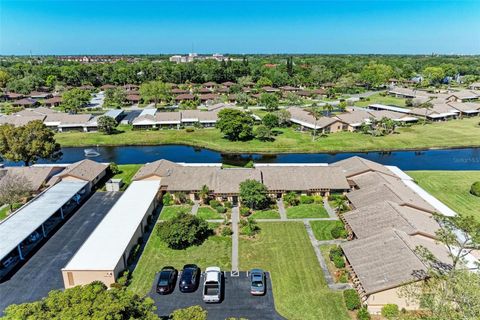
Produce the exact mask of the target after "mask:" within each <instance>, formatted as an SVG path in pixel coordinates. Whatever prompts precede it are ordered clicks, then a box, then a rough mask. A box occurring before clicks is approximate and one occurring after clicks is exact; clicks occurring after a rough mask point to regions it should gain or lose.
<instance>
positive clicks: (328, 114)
mask: <svg viewBox="0 0 480 320" xmlns="http://www.w3.org/2000/svg"><path fill="white" fill-rule="evenodd" d="M323 110H325V111H327V116H328V117H330V114H331V113H332V111H333V106H332V105H331V104H329V103H327V104H325V105H324V106H323Z"/></svg>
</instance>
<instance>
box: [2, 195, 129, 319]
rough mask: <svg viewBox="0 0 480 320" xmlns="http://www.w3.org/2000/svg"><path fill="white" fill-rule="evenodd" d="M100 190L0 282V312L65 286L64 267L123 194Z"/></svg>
mask: <svg viewBox="0 0 480 320" xmlns="http://www.w3.org/2000/svg"><path fill="white" fill-rule="evenodd" d="M120 195H121V192H97V193H95V194H94V195H93V196H92V197H91V198H90V199H88V200H87V202H85V203H84V204H83V205H82V207H80V208H79V209H78V211H77V212H75V213H74V214H73V215H72V217H70V219H69V220H68V221H67V222H66V223H65V224H64V225H63V226H62V227H60V229H59V230H58V231H57V232H56V233H55V234H54V235H53V236H52V237H51V238H49V239H48V240H47V241H46V243H44V244H43V246H42V247H41V248H40V249H39V250H38V251H37V252H36V253H35V254H34V255H33V256H32V257H30V258H29V260H28V261H27V262H26V263H25V264H24V265H23V266H22V267H20V269H19V270H17V272H15V273H14V274H13V275H12V276H11V278H10V279H7V280H6V281H4V282H2V283H0V297H1V299H0V314H1V313H2V312H3V310H4V309H5V308H6V307H7V306H8V305H10V304H14V303H15V304H18V303H23V302H30V301H34V300H38V299H41V298H42V297H44V296H46V295H47V294H48V292H49V291H50V290H53V289H63V279H62V273H61V271H60V270H61V268H63V267H64V266H65V265H66V264H67V262H68V261H69V260H70V258H71V257H72V256H73V255H74V254H75V252H76V251H77V250H78V249H79V248H80V246H81V245H82V244H83V243H84V242H85V240H86V239H87V238H88V236H89V235H90V234H91V233H92V231H93V230H94V229H95V227H96V226H97V225H98V223H99V222H100V221H101V220H102V219H103V217H104V216H105V215H106V214H107V213H108V211H109V210H110V208H111V207H112V206H113V204H114V203H115V202H116V201H117V200H118V198H119V197H120Z"/></svg>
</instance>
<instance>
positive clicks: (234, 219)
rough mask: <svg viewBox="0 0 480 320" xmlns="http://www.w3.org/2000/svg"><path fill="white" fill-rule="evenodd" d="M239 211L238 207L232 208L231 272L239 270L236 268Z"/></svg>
mask: <svg viewBox="0 0 480 320" xmlns="http://www.w3.org/2000/svg"><path fill="white" fill-rule="evenodd" d="M239 220H240V213H239V209H238V207H233V208H232V231H233V233H232V274H234V273H237V274H238V272H239V269H238V221H239Z"/></svg>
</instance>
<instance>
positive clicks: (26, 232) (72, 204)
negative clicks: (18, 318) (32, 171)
mask: <svg viewBox="0 0 480 320" xmlns="http://www.w3.org/2000/svg"><path fill="white" fill-rule="evenodd" d="M87 186H88V182H87V181H60V182H59V183H57V184H55V185H54V186H52V187H50V188H48V189H47V190H45V191H44V192H42V193H40V194H39V195H38V196H37V197H35V198H34V199H33V200H31V201H30V202H28V203H27V204H25V205H24V206H23V207H21V208H20V209H18V210H17V211H16V212H15V213H13V214H11V215H10V216H8V217H7V218H6V219H5V220H3V221H2V222H0V235H1V241H0V279H2V278H3V277H5V276H6V275H8V274H9V273H10V272H11V271H12V270H13V269H14V268H15V266H17V265H18V264H19V263H20V262H22V261H23V260H25V259H26V258H27V257H28V255H29V254H30V253H31V252H32V251H33V250H34V249H35V248H36V247H37V246H38V245H39V244H40V243H41V242H42V240H43V239H44V238H47V237H48V236H49V235H50V233H51V232H52V231H53V230H54V229H55V228H56V227H57V226H58V225H60V224H61V223H62V221H63V220H64V219H65V218H66V217H67V216H68V215H69V214H71V213H72V212H73V211H74V210H75V209H76V208H77V207H78V205H79V204H80V203H81V202H82V200H83V199H84V198H86V197H87V196H88V194H89V192H88V190H87Z"/></svg>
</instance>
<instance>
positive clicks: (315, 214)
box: [287, 203, 328, 219]
mask: <svg viewBox="0 0 480 320" xmlns="http://www.w3.org/2000/svg"><path fill="white" fill-rule="evenodd" d="M287 217H288V218H289V219H302V218H328V213H327V210H325V208H324V207H323V206H322V205H321V204H317V203H312V204H299V205H298V206H294V207H289V208H287Z"/></svg>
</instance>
